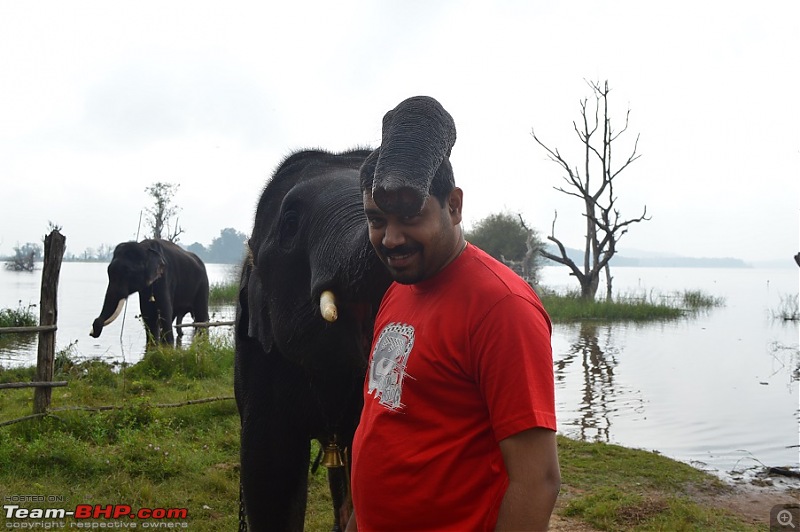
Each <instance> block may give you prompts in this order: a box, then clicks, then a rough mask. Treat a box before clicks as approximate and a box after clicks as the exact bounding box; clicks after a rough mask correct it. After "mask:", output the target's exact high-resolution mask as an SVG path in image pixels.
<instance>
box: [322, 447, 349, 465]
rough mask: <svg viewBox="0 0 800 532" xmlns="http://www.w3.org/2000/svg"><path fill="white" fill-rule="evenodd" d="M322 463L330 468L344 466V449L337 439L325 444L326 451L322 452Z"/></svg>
mask: <svg viewBox="0 0 800 532" xmlns="http://www.w3.org/2000/svg"><path fill="white" fill-rule="evenodd" d="M322 465H324V466H325V467H327V468H329V469H330V468H332V467H344V460H342V450H341V449H340V448H339V446H338V445H337V444H336V442H335V441H333V442H331V443H329V444H328V445H326V446H325V451H324V452H323V454H322Z"/></svg>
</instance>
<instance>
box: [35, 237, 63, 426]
mask: <svg viewBox="0 0 800 532" xmlns="http://www.w3.org/2000/svg"><path fill="white" fill-rule="evenodd" d="M65 242H66V238H65V237H64V236H63V235H62V234H61V233H60V232H59V231H58V229H54V230H53V231H52V232H51V233H50V234H49V235H47V236H46V237H45V239H44V266H43V267H42V291H41V299H40V302H39V325H40V326H41V325H56V323H57V321H58V277H59V275H60V274H61V260H62V259H63V258H64V249H65ZM55 354H56V331H55V330H49V331H40V332H39V352H38V357H37V359H36V380H37V381H40V382H50V381H52V380H53V360H54V359H55ZM52 391H53V390H52V388H50V387H49V386H44V387H37V388H36V391H35V392H34V394H33V413H34V414H41V413H44V412H46V411H47V409H48V408H49V407H50V397H51V395H52Z"/></svg>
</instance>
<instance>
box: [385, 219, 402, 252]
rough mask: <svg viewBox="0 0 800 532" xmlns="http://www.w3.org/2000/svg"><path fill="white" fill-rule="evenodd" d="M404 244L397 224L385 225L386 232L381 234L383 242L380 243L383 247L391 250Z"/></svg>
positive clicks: (400, 229)
mask: <svg viewBox="0 0 800 532" xmlns="http://www.w3.org/2000/svg"><path fill="white" fill-rule="evenodd" d="M405 242H406V238H405V235H404V234H403V231H402V228H401V227H400V226H399V224H393V223H387V224H386V231H385V232H384V233H383V241H382V242H381V243H382V244H383V246H384V247H386V248H388V249H392V248H396V247H397V246H401V245H403V244H405Z"/></svg>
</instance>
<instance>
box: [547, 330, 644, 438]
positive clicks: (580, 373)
mask: <svg viewBox="0 0 800 532" xmlns="http://www.w3.org/2000/svg"><path fill="white" fill-rule="evenodd" d="M563 328H564V329H566V331H565V332H566V334H565V335H564V336H566V337H567V338H570V344H569V347H568V348H567V349H566V350H565V351H564V352H561V353H558V352H555V351H554V353H553V357H554V372H555V381H556V389H557V392H556V393H557V395H563V396H564V401H559V402H560V403H561V404H563V405H566V410H567V411H569V413H570V414H569V416H570V417H569V418H568V419H564V418H563V417H562V419H561V420H560V424H561V425H562V432H565V433H567V435H569V436H570V437H573V438H578V439H581V440H586V441H603V442H609V441H611V439H612V434H611V426H612V421H613V419H614V418H615V417H616V415H617V414H618V412H619V410H620V409H625V410H633V411H634V412H639V413H641V412H642V411H643V404H642V403H643V401H642V400H641V398H640V397H638V395H639V393H638V391H636V392H634V393H630V392H629V391H628V390H625V389H623V388H624V387H622V386H620V385H619V384H618V383H617V382H616V381H617V379H616V376H615V370H616V369H617V366H618V364H619V361H618V357H619V354H620V349H619V348H618V347H617V346H616V345H615V343H616V342H618V340H617V341H616V342H615V339H614V331H612V325H609V324H598V323H595V322H582V323H579V324H573V325H566V326H563ZM570 393H576V394H579V395H577V396H574V397H570Z"/></svg>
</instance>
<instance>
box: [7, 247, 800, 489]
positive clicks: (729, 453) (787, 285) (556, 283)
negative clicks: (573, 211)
mask: <svg viewBox="0 0 800 532" xmlns="http://www.w3.org/2000/svg"><path fill="white" fill-rule="evenodd" d="M106 266H107V265H106V264H98V263H71V262H65V263H64V264H63V265H62V270H61V280H60V282H59V308H58V333H57V349H64V348H66V347H68V346H70V345H72V347H71V350H72V356H73V357H76V358H92V357H102V358H104V359H106V360H111V361H126V362H129V363H131V362H136V361H137V360H139V359H140V358H141V356H142V353H143V348H144V344H145V335H144V329H143V327H142V325H141V323H140V322H139V320H137V319H136V316H137V315H138V313H139V308H138V307H139V303H138V298H137V297H136V296H134V297H131V298H129V299H128V306H127V310H126V312H125V314H124V320H123V315H121V316H120V317H119V318H117V320H116V321H115V322H114V323H113V324H111V325H109V326H107V327H106V328H105V329H104V330H103V334H102V336H101V337H100V338H98V339H95V338H91V337H90V336H89V330H90V327H91V324H92V321H93V320H94V318H95V317H96V316H97V315H98V314H99V313H100V308H101V306H102V302H103V296H104V294H105V288H106V282H107V281H106V280H107V277H106V273H105V270H106ZM207 268H208V273H209V279H210V281H211V283H215V282H224V281H227V280H229V279H231V278H235V277H236V271H237V266H232V265H220V264H209V265H207ZM613 275H614V286H615V289H616V290H617V291H618V292H619V293H622V294H632V293H636V294H654V295H658V294H669V293H671V292H673V291H680V292H683V291H684V290H701V291H703V292H704V293H706V294H709V295H714V296H719V297H723V298H725V305H724V306H723V307H720V308H715V309H712V310H710V311H708V312H705V313H702V314H700V315H698V316H695V317H691V318H685V319H681V320H678V321H673V322H668V323H649V324H646V325H635V324H619V323H615V324H600V323H589V322H584V323H578V324H556V325H555V327H554V331H553V356H554V363H555V375H556V401H557V414H558V419H559V432H561V433H563V434H565V435H567V436H570V437H574V438H579V439H584V440H589V441H604V442H609V443H617V444H620V445H624V446H626V447H635V448H642V449H647V450H652V451H658V452H660V453H662V454H664V455H666V456H669V457H671V458H675V459H678V460H681V461H684V462H687V463H691V464H693V465H694V466H696V467H699V468H701V469H704V470H707V471H710V472H713V473H715V474H718V475H719V476H721V477H723V478H727V479H730V478H738V477H740V476H745V477H746V476H747V475H748V474H749V473H752V472H753V471H755V469H756V468H760V467H763V466H791V467H795V468H797V467H800V463H798V462H800V460H799V459H798V452H800V447H798V443H799V436H798V434H799V431H798V429H799V427H800V424H799V423H798V417H799V416H800V398H799V393H800V392H799V391H798V378H799V377H800V375H799V374H800V353H799V352H798V322H796V321H795V322H786V321H783V320H781V319H775V318H774V317H773V313H776V312H778V310H779V309H780V307H781V298H786V297H790V296H793V297H797V294H798V286H799V285H800V270H798V269H797V268H794V269H791V268H787V269H774V270H765V269H704V268H616V269H615V270H614V271H613ZM542 279H543V284H545V285H547V286H549V287H553V288H573V289H574V288H576V287H577V282H576V281H575V280H574V279H573V278H572V277H570V276H569V275H568V274H567V270H566V269H565V268H562V267H556V266H548V267H546V268H544V271H543V275H542ZM40 284H41V271H40V270H37V271H36V272H34V273H33V274H29V273H24V272H23V273H17V272H9V271H6V270H5V269H2V268H0V308H9V307H11V308H16V307H17V306H18V304H19V302H20V301H21V303H22V305H23V306H27V305H28V304H30V303H34V304H38V300H39V290H40ZM602 290H604V288H603V287H601V291H602ZM36 312H37V315H38V307H37V309H36ZM211 313H212V321H227V320H233V317H234V309H233V307H220V308H212V309H211ZM188 320H189V318H188V317H187V318H186V321H188ZM186 331H187V335H186V336H185V337H184V342H189V341H191V332H188V331H191V329H186ZM229 331H230V327H217V328H214V329H212V334H229ZM35 360H36V336H35V335H33V336H32V337H29V338H28V339H27V340H26V341H22V342H20V341H16V342H15V343H14V344H12V345H8V344H7V340H3V342H2V343H0V366H11V365H18V364H34V363H35Z"/></svg>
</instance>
